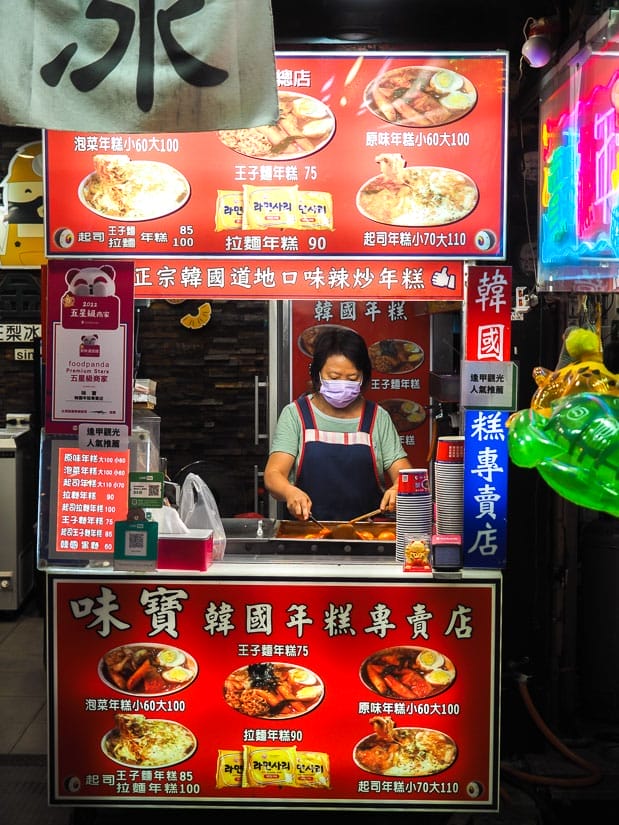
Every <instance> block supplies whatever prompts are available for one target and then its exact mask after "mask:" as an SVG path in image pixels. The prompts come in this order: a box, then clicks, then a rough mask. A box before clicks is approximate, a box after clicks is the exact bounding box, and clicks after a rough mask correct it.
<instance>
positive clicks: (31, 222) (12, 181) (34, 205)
mask: <svg viewBox="0 0 619 825" xmlns="http://www.w3.org/2000/svg"><path fill="white" fill-rule="evenodd" d="M42 153H43V147H42V144H41V142H40V141H39V142H33V143H25V144H24V145H23V146H20V147H19V148H18V149H17V150H16V152H15V154H14V155H13V157H12V158H11V161H10V163H9V168H8V172H7V175H6V177H5V178H4V179H3V180H2V182H1V183H0V186H1V187H2V204H1V205H0V214H1V216H2V224H1V225H0V267H2V268H4V269H15V268H29V269H32V268H36V267H39V266H42V265H43V264H44V263H45V255H44V246H45V245H44V221H43V212H44V207H43V154H42Z"/></svg>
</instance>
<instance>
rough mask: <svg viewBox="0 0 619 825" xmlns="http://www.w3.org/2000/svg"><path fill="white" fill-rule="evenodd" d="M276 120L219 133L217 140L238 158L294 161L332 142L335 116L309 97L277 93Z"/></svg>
mask: <svg viewBox="0 0 619 825" xmlns="http://www.w3.org/2000/svg"><path fill="white" fill-rule="evenodd" d="M277 94H278V98H279V119H278V120H277V122H276V123H274V124H273V125H267V126H253V127H251V128H249V129H222V130H220V131H219V132H218V133H217V134H218V136H219V140H220V141H221V142H222V143H223V144H224V146H227V147H228V148H229V149H232V150H233V151H235V152H238V153H239V154H241V155H246V156H247V157H250V158H256V159H258V160H296V159H298V158H304V157H307V155H312V154H313V153H314V152H317V151H318V150H319V149H322V148H323V146H326V145H327V143H328V142H329V141H330V140H331V138H332V137H333V135H334V133H335V116H334V115H333V112H332V111H331V109H330V108H329V107H328V106H327V105H326V104H325V103H323V102H322V101H321V100H318V99H317V98H315V97H311V96H310V95H304V94H299V93H298V92H282V91H280V92H278V93H277Z"/></svg>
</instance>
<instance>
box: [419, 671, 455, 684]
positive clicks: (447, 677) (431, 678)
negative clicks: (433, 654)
mask: <svg viewBox="0 0 619 825" xmlns="http://www.w3.org/2000/svg"><path fill="white" fill-rule="evenodd" d="M425 679H426V682H427V683H428V684H429V685H432V687H445V685H449V684H450V683H451V681H452V679H453V674H452V673H450V672H449V671H448V670H441V669H440V668H437V669H436V670H430V671H428V673H426V674H425Z"/></svg>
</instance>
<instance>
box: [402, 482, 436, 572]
mask: <svg viewBox="0 0 619 825" xmlns="http://www.w3.org/2000/svg"><path fill="white" fill-rule="evenodd" d="M431 533H432V493H431V492H430V482H429V479H428V471H427V470H426V469H425V468H417V469H413V470H400V478H399V481H398V494H397V497H396V511H395V558H396V561H398V562H402V563H403V562H404V548H405V547H406V544H407V543H408V541H410V537H411V535H412V534H431Z"/></svg>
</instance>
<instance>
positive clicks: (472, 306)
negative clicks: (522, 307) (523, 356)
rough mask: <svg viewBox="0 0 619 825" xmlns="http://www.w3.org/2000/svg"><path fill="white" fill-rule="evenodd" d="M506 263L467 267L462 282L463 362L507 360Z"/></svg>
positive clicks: (509, 277)
mask: <svg viewBox="0 0 619 825" xmlns="http://www.w3.org/2000/svg"><path fill="white" fill-rule="evenodd" d="M511 283H512V270H511V267H510V266H470V267H469V268H468V280H467V284H466V351H465V359H466V360H467V361H509V360H510V354H511Z"/></svg>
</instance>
